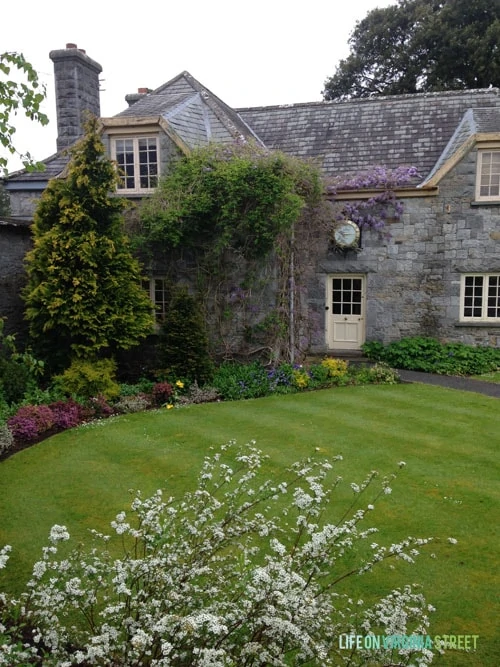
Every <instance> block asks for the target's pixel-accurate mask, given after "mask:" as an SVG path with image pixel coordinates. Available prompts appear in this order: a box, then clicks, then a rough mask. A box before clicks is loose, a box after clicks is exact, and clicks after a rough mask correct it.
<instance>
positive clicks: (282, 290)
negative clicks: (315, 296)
mask: <svg viewBox="0 0 500 667" xmlns="http://www.w3.org/2000/svg"><path fill="white" fill-rule="evenodd" d="M415 178H416V172H415V170H414V169H410V168H404V169H403V168H402V169H400V170H392V171H391V170H387V169H383V168H382V167H379V168H376V169H374V170H371V171H370V172H369V173H366V174H360V175H357V176H354V177H352V178H343V179H337V180H330V181H327V182H325V180H324V179H323V178H322V176H321V174H320V171H319V169H318V168H317V167H316V166H314V165H312V164H310V163H308V162H305V161H303V160H300V159H297V158H293V157H290V156H287V155H285V154H283V153H281V152H278V151H269V150H266V149H263V148H261V147H259V146H257V145H255V144H248V143H245V144H241V143H234V144H232V145H216V144H214V145H210V146H208V147H204V148H200V149H198V150H195V151H193V152H192V153H190V154H189V155H185V156H182V157H179V158H178V160H177V161H175V162H174V163H173V164H171V165H170V168H169V171H168V173H167V174H166V176H164V177H163V179H162V180H161V182H160V184H159V187H158V189H157V191H156V192H155V194H154V195H153V196H152V197H151V198H150V199H149V200H147V201H146V202H144V203H143V205H142V208H141V210H140V224H139V226H138V229H139V232H138V233H137V232H136V236H135V244H136V246H137V247H140V249H141V252H142V253H143V255H144V249H145V248H149V249H150V259H152V265H154V264H155V261H156V259H153V257H154V256H155V253H157V252H158V249H159V248H161V249H167V250H168V251H169V252H170V257H169V259H168V261H167V262H165V267H167V268H166V271H167V272H170V277H171V278H172V280H173V281H174V282H176V281H179V279H180V274H179V272H178V269H179V266H180V265H181V264H182V267H183V271H184V272H185V271H186V265H190V266H191V275H190V276H187V282H188V283H189V284H190V285H191V287H192V290H193V292H195V293H196V296H197V299H198V304H199V307H200V308H201V309H202V310H204V313H205V321H206V322H207V326H208V327H209V328H210V333H211V336H210V338H211V343H212V350H213V351H215V352H216V354H218V355H219V356H220V357H231V356H232V354H233V352H234V350H235V349H239V351H240V352H241V350H242V343H243V348H244V347H245V344H246V353H247V354H249V355H252V354H254V353H256V352H259V353H263V354H265V355H267V356H268V358H270V359H272V360H278V359H279V360H283V359H287V358H288V359H294V358H297V354H296V353H297V352H298V353H300V352H301V351H304V350H305V349H307V346H308V343H309V339H308V335H307V329H308V328H309V329H311V327H312V326H313V324H312V319H311V317H310V314H309V313H308V306H307V301H308V300H307V288H306V285H307V284H308V282H309V281H310V278H311V272H312V271H315V270H316V268H315V267H316V264H315V262H317V258H318V257H320V256H321V252H323V253H324V252H325V248H327V246H328V238H329V236H328V234H329V231H330V230H331V226H332V224H333V223H334V222H335V217H332V210H331V208H329V207H328V206H326V205H325V200H326V199H330V201H332V200H333V201H336V199H337V193H338V192H340V191H345V190H359V191H362V190H366V189H369V190H374V191H375V193H374V194H373V196H371V197H370V198H369V199H363V198H362V197H360V199H359V200H356V201H353V200H348V201H345V200H344V201H340V200H339V201H337V202H336V204H337V205H336V213H335V215H336V216H337V219H339V218H342V217H344V218H350V219H351V220H354V221H355V222H356V223H357V224H359V226H360V227H365V228H372V229H375V230H378V231H380V230H382V229H383V228H384V225H385V222H386V220H387V218H388V217H392V218H394V217H398V216H399V215H400V214H401V212H402V206H401V202H399V201H398V199H397V196H396V192H395V191H396V190H397V188H398V187H401V186H402V185H405V184H408V183H410V182H411V181H412V179H413V180H414V179H415ZM325 195H326V198H325ZM176 258H177V259H179V258H182V261H181V262H180V263H176ZM164 260H165V258H164ZM176 271H177V273H176ZM184 279H186V273H184V275H183V277H182V280H184ZM238 329H239V331H240V333H241V336H240V339H239V341H238V340H236V338H237V334H236V333H235V332H236V331H237V330H238ZM238 346H239V347H238ZM294 348H295V349H294Z"/></svg>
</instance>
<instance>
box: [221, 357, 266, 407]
mask: <svg viewBox="0 0 500 667" xmlns="http://www.w3.org/2000/svg"><path fill="white" fill-rule="evenodd" d="M212 385H213V386H214V387H215V388H216V389H217V391H218V392H219V393H220V395H221V398H222V399H223V400H225V401H238V400H240V399H242V398H259V397H260V396H267V395H268V394H269V393H270V391H271V378H270V375H269V373H268V371H267V370H266V369H265V368H264V366H262V364H260V363H259V362H257V361H256V362H253V363H250V364H239V363H235V362H230V361H228V362H224V363H223V364H221V365H220V366H219V368H217V370H216V371H215V373H214V377H213V379H212Z"/></svg>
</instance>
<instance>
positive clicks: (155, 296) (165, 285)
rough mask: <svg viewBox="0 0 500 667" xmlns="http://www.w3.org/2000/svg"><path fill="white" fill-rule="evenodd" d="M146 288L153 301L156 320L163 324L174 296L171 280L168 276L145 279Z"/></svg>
mask: <svg viewBox="0 0 500 667" xmlns="http://www.w3.org/2000/svg"><path fill="white" fill-rule="evenodd" d="M144 288H145V289H146V291H147V292H148V293H149V297H150V299H151V301H152V303H153V306H154V314H155V319H156V322H157V323H158V324H161V322H163V320H164V319H165V315H166V313H167V308H168V304H169V301H170V299H171V296H172V291H171V282H170V281H169V280H168V279H167V278H151V279H150V280H148V281H145V284H144Z"/></svg>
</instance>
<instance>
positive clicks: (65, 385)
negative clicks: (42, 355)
mask: <svg viewBox="0 0 500 667" xmlns="http://www.w3.org/2000/svg"><path fill="white" fill-rule="evenodd" d="M114 369H115V365H114V363H113V362H112V360H110V359H102V360H99V361H96V362H95V363H94V364H93V363H92V362H91V361H90V360H87V361H84V360H76V362H74V363H73V364H72V366H71V367H70V368H69V369H68V370H67V371H66V372H65V373H64V374H62V375H61V376H56V377H55V378H54V380H53V383H52V385H51V386H50V387H49V388H48V389H47V390H46V391H40V390H39V391H34V392H32V393H31V395H30V394H28V395H27V396H26V397H25V400H24V401H23V402H22V403H21V405H15V404H14V405H11V406H10V407H8V408H7V415H6V417H5V418H4V419H3V420H2V418H1V417H0V424H3V427H2V431H0V460H1V459H2V458H5V457H7V456H9V455H10V454H12V453H14V452H15V451H18V450H19V449H22V448H24V447H27V446H30V445H31V444H34V443H36V442H40V440H42V439H44V438H46V437H48V436H50V435H53V434H54V433H56V432H58V431H61V430H64V429H66V428H72V427H74V426H77V425H78V424H81V423H82V422H86V421H89V420H93V419H102V418H106V417H110V416H112V415H114V414H122V413H127V412H137V411H140V410H148V409H150V408H161V407H165V408H167V409H171V408H173V407H175V406H183V405H188V404H189V403H201V402H205V401H215V400H225V401H232V400H243V399H250V398H258V397H261V396H268V395H271V394H275V395H280V394H289V393H295V392H299V391H311V390H317V389H326V388H329V387H335V386H346V385H355V384H373V383H375V384H395V383H397V382H399V376H398V374H397V373H396V372H395V371H394V370H393V369H391V368H390V367H388V366H387V365H386V364H384V363H377V364H374V365H373V366H359V365H357V364H349V362H347V361H344V360H341V359H333V358H324V359H323V360H322V361H320V362H319V363H312V364H310V365H309V366H302V365H292V364H289V363H282V364H279V365H278V366H275V367H267V366H265V365H264V364H262V363H261V362H253V363H237V362H225V363H223V364H221V365H220V366H219V367H218V368H217V369H216V370H215V372H214V374H213V376H212V378H211V381H210V383H209V384H206V385H201V386H200V385H198V383H197V382H196V380H195V381H194V382H190V381H188V380H183V379H175V376H174V377H172V376H169V375H168V374H167V375H166V376H165V375H164V371H160V372H159V377H160V376H161V377H162V378H167V379H161V380H159V381H157V382H152V381H149V380H146V379H144V380H142V381H141V382H139V383H138V384H137V385H128V384H123V385H120V384H118V383H117V382H116V381H115V378H114ZM30 399H31V400H33V399H38V400H37V401H36V402H35V403H34V404H33V403H31V402H30Z"/></svg>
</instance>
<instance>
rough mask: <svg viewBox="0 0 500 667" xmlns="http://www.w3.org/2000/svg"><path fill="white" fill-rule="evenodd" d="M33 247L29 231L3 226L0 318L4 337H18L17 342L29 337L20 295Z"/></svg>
mask: <svg viewBox="0 0 500 667" xmlns="http://www.w3.org/2000/svg"><path fill="white" fill-rule="evenodd" d="M30 247H31V236H30V232H29V228H28V227H26V226H21V225H17V226H14V225H5V224H2V225H0V317H5V318H6V322H5V329H4V331H5V333H9V334H12V333H15V334H16V340H17V341H18V342H23V341H24V340H25V338H26V335H27V326H26V323H25V321H24V318H23V312H24V304H23V302H22V300H21V296H20V293H21V290H22V288H23V287H24V285H25V284H26V274H25V271H24V256H25V255H26V252H27V251H28V250H29V249H30Z"/></svg>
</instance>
